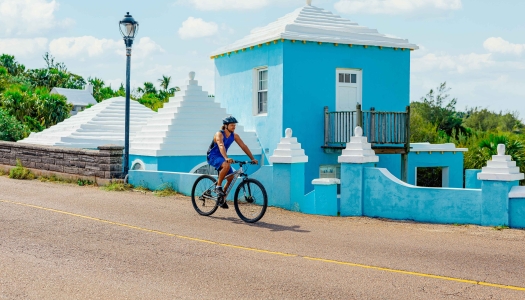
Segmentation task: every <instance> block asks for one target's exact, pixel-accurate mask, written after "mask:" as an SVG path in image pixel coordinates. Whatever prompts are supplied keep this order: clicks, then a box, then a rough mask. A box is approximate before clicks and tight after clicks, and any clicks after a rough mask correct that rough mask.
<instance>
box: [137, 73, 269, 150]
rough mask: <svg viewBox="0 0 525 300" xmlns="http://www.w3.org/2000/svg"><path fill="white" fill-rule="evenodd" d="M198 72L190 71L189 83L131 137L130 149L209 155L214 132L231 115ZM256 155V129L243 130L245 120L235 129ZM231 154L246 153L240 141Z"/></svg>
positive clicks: (232, 147) (232, 148)
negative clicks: (202, 83)
mask: <svg viewBox="0 0 525 300" xmlns="http://www.w3.org/2000/svg"><path fill="white" fill-rule="evenodd" d="M194 78H195V73H194V72H191V73H190V79H189V80H188V82H187V85H186V86H185V87H183V88H182V90H181V91H180V92H177V94H176V96H175V97H172V98H170V101H169V102H168V103H166V104H165V105H164V107H163V108H161V109H159V112H158V113H157V114H156V115H155V116H154V117H153V118H151V119H150V120H149V121H148V124H147V125H146V126H144V127H143V128H142V130H141V131H140V132H139V133H138V134H137V135H136V136H135V138H134V139H132V140H131V143H130V153H131V154H135V155H145V156H206V152H207V150H208V147H209V146H210V143H211V142H212V140H213V135H214V134H215V133H216V132H217V131H219V130H220V127H221V125H222V119H224V118H225V117H227V116H228V114H227V112H226V109H224V108H221V106H220V104H219V103H218V102H215V98H214V97H208V92H205V91H203V90H202V87H201V86H199V85H198V81H197V80H195V79H194ZM235 133H237V134H238V135H239V136H240V137H241V139H242V140H243V141H244V143H245V144H246V145H247V146H248V148H250V150H251V152H252V153H253V154H254V155H257V154H259V153H261V152H262V149H261V146H260V145H259V141H258V139H257V135H256V134H255V132H247V131H244V128H243V126H242V124H237V128H236V130H235ZM228 154H229V155H243V154H244V152H243V151H242V150H241V149H240V148H239V146H238V145H237V143H233V144H232V146H231V147H230V149H229V150H228Z"/></svg>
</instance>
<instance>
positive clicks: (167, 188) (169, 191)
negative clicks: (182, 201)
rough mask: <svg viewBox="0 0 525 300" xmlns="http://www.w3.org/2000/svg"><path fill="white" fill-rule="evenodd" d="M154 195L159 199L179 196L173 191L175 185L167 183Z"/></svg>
mask: <svg viewBox="0 0 525 300" xmlns="http://www.w3.org/2000/svg"><path fill="white" fill-rule="evenodd" d="M153 194H154V195H155V196H157V197H169V196H175V195H177V192H176V191H175V190H174V189H173V185H172V184H171V183H165V184H163V185H162V186H161V187H160V188H159V189H157V190H156V191H155V192H154V193H153Z"/></svg>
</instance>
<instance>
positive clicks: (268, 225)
mask: <svg viewBox="0 0 525 300" xmlns="http://www.w3.org/2000/svg"><path fill="white" fill-rule="evenodd" d="M210 218H213V219H218V220H225V221H230V222H232V223H235V224H240V225H246V226H252V227H260V228H266V229H270V231H292V232H299V233H308V232H310V231H309V230H303V229H300V228H301V226H299V225H293V226H284V225H279V224H271V223H266V222H261V221H259V222H257V223H246V222H244V221H242V220H240V219H238V218H233V217H227V218H225V217H213V216H211V217H210Z"/></svg>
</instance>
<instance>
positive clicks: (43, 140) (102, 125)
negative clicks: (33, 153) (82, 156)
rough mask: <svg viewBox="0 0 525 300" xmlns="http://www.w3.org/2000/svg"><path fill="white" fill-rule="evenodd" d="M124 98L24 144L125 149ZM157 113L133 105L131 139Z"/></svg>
mask: <svg viewBox="0 0 525 300" xmlns="http://www.w3.org/2000/svg"><path fill="white" fill-rule="evenodd" d="M125 105H126V99H125V98H124V97H116V98H111V99H108V100H105V101H102V102H101V103H98V104H96V105H94V106H93V107H91V108H89V109H87V110H84V111H82V112H79V113H78V114H77V115H75V116H72V117H71V118H69V119H66V120H64V122H61V123H59V124H57V125H55V126H53V127H50V128H48V129H46V130H44V131H42V132H39V133H32V134H31V135H30V136H29V137H28V138H26V139H24V140H21V141H19V142H20V143H27V144H39V145H50V146H61V147H71V148H97V147H98V146H101V145H106V144H115V145H122V146H123V145H124V127H125V124H124V122H125ZM155 114H156V113H155V112H154V111H152V110H151V109H149V108H147V107H145V106H143V105H142V104H140V103H138V102H136V101H131V102H130V138H131V137H133V136H134V135H135V134H136V133H137V132H139V131H140V129H141V128H142V127H143V126H144V125H146V123H147V120H149V119H150V118H151V117H152V116H154V115H155Z"/></svg>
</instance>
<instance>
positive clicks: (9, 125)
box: [0, 108, 29, 142]
mask: <svg viewBox="0 0 525 300" xmlns="http://www.w3.org/2000/svg"><path fill="white" fill-rule="evenodd" d="M28 135H29V128H27V126H25V125H24V124H22V122H20V121H18V120H17V119H16V118H15V117H13V116H11V115H9V114H8V113H7V112H6V111H5V110H3V109H2V108H0V140H2V141H10V142H16V141H18V140H21V139H23V138H25V137H27V136H28Z"/></svg>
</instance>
